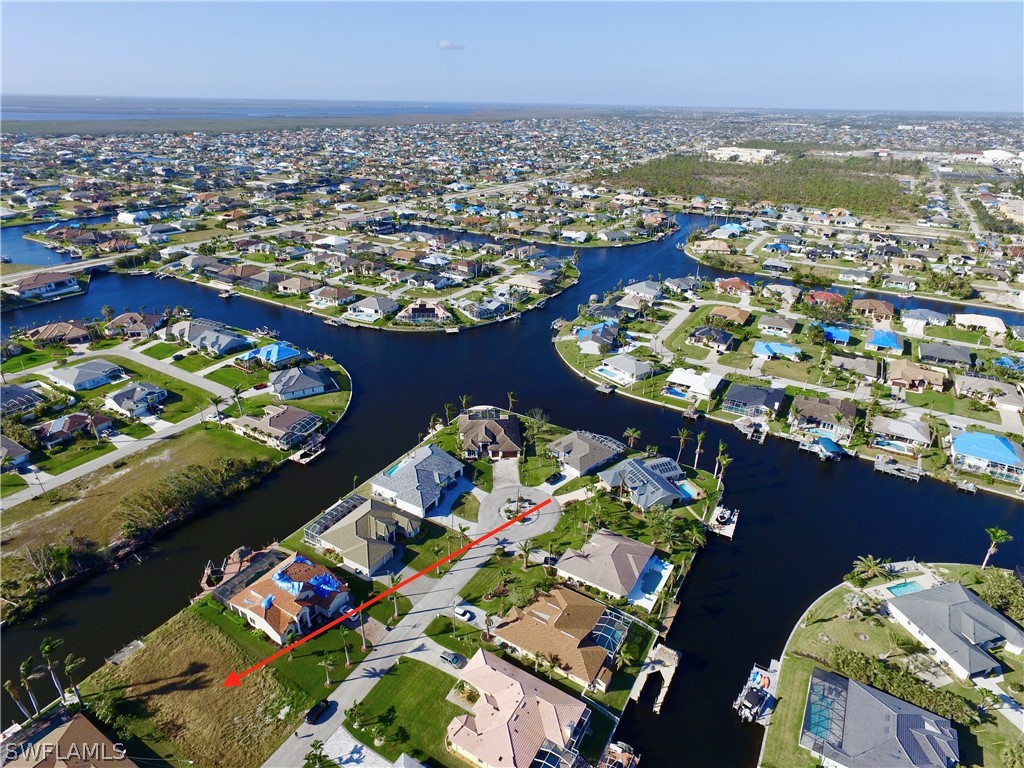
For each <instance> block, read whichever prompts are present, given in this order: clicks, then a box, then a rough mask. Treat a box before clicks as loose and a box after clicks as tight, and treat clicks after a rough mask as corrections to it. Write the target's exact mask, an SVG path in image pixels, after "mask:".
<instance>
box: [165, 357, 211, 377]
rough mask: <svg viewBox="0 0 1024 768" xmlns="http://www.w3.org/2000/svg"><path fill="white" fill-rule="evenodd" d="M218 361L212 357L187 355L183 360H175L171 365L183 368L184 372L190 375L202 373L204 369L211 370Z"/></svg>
mask: <svg viewBox="0 0 1024 768" xmlns="http://www.w3.org/2000/svg"><path fill="white" fill-rule="evenodd" d="M216 362H217V361H216V360H215V359H213V358H212V357H207V356H206V355H204V354H195V355H186V356H185V357H184V358H182V359H181V360H175V361H174V362H173V363H171V365H173V366H174V367H175V368H181V370H183V371H188V372H189V373H195V372H196V371H201V370H203V368H209V367H210V366H211V365H213V364H214V363H216Z"/></svg>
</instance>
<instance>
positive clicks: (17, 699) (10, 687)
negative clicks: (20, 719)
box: [4, 680, 32, 720]
mask: <svg viewBox="0 0 1024 768" xmlns="http://www.w3.org/2000/svg"><path fill="white" fill-rule="evenodd" d="M4 690H5V691H7V693H8V694H10V696H11V698H12V699H14V703H15V704H17V705H18V709H20V710H21V714H23V715H24V716H25V719H26V720H28V719H29V718H30V717H32V715H31V713H30V712H29V711H28V710H27V709H25V703H24V702H23V701H22V700H21V689H20V688H19V687H18V684H17V683H16V682H14V681H13V680H8V681H7V682H5V683H4Z"/></svg>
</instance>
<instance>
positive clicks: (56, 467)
mask: <svg viewBox="0 0 1024 768" xmlns="http://www.w3.org/2000/svg"><path fill="white" fill-rule="evenodd" d="M113 450H114V444H113V443H109V442H107V441H106V440H103V441H100V442H96V440H95V439H94V438H93V436H92V435H90V434H88V433H85V434H84V435H83V436H82V437H80V438H78V439H77V440H75V441H74V442H71V443H68V444H66V445H64V446H60V447H57V448H53V449H51V450H49V451H39V454H40V455H43V456H45V457H46V458H43V459H39V460H38V461H36V463H35V464H36V466H37V467H39V469H41V470H42V471H43V472H48V473H49V474H51V475H59V474H61V473H62V472H67V471H68V470H69V469H73V468H75V467H78V466H81V465H82V464H85V463H86V462H87V461H92V460H93V459H98V458H99V457H100V456H102V455H103V454H105V453H110V452H111V451H113Z"/></svg>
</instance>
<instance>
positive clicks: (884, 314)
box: [851, 299, 896, 322]
mask: <svg viewBox="0 0 1024 768" xmlns="http://www.w3.org/2000/svg"><path fill="white" fill-rule="evenodd" d="M851 307H852V309H853V311H854V312H857V313H858V314H861V315H864V316H865V317H870V318H871V319H872V320H874V321H875V322H881V321H883V320H892V319H893V318H894V317H896V308H895V307H894V306H893V305H892V302H889V301H882V300H881V299H854V300H853V302H852V303H851Z"/></svg>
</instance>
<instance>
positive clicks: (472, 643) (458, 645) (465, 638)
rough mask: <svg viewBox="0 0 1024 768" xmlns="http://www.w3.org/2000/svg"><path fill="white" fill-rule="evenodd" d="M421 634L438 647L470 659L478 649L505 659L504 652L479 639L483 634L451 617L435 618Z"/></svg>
mask: <svg viewBox="0 0 1024 768" xmlns="http://www.w3.org/2000/svg"><path fill="white" fill-rule="evenodd" d="M453 621H454V622H455V631H454V632H453V631H452V622H453ZM495 623H497V619H495ZM423 634H424V635H426V636H427V637H429V638H430V639H431V640H433V641H434V642H435V643H437V644H438V645H440V646H442V647H444V648H447V649H448V650H449V651H455V652H456V653H460V654H462V655H463V656H465V657H466V658H467V659H469V658H472V657H473V654H475V653H476V652H477V651H478V650H479V649H480V648H483V649H484V650H485V651H490V652H491V653H493V654H494V655H495V656H499V657H501V658H507V656H506V654H505V652H504V651H502V650H501V649H500V648H498V646H497V645H493V644H492V643H485V642H484V641H483V640H482V639H481V638H482V636H483V633H482V632H481V631H480V630H479V629H477V628H476V627H474V626H473V625H472V624H467V623H466V622H464V621H459V620H458V619H453V618H452V617H451V616H446V615H445V616H435V617H434V618H433V619H431V621H430V623H429V624H428V625H427V628H426V629H425V630H424V631H423Z"/></svg>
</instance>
